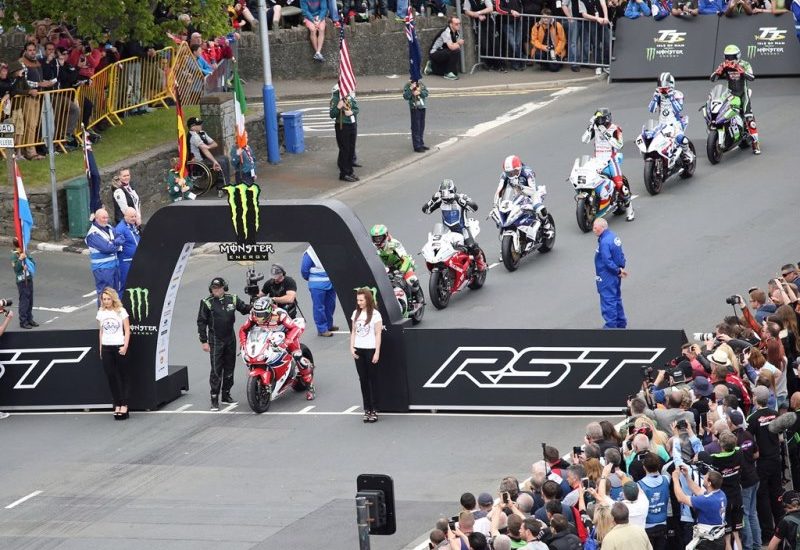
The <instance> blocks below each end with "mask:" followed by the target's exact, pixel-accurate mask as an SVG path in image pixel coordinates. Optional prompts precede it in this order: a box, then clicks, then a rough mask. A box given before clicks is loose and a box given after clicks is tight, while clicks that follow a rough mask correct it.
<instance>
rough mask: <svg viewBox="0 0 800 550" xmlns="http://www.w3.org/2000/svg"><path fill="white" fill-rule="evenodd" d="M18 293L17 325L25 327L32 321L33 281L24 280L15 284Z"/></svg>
mask: <svg viewBox="0 0 800 550" xmlns="http://www.w3.org/2000/svg"><path fill="white" fill-rule="evenodd" d="M17 290H18V291H19V308H18V310H17V311H18V315H19V324H20V326H22V325H27V324H28V323H31V322H32V321H33V279H30V278H28V279H25V280H24V281H18V282H17Z"/></svg>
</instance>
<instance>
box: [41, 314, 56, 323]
mask: <svg viewBox="0 0 800 550" xmlns="http://www.w3.org/2000/svg"><path fill="white" fill-rule="evenodd" d="M56 319H58V315H56V316H55V317H53V318H52V319H48V320H47V321H45V322H44V324H45V325H46V324H48V323H52V322H53V321H55V320H56Z"/></svg>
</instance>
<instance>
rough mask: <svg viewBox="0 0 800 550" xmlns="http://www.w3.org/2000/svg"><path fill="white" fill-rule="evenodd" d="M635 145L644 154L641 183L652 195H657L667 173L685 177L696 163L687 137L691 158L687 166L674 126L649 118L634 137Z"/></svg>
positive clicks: (691, 172) (690, 172) (688, 175)
mask: <svg viewBox="0 0 800 550" xmlns="http://www.w3.org/2000/svg"><path fill="white" fill-rule="evenodd" d="M685 139H687V140H688V139H689V138H688V137H686V138H685ZM636 145H637V146H638V147H639V150H640V151H641V152H642V155H644V186H645V188H646V189H647V192H648V193H650V194H651V195H658V194H659V193H660V192H661V188H662V187H663V185H664V182H665V181H666V180H667V178H669V177H670V176H673V175H675V174H678V175H679V176H680V177H681V178H683V179H686V178H691V177H692V176H693V175H694V170H695V167H696V166H697V156H696V155H694V143H692V142H691V140H689V149H690V150H691V151H692V154H693V158H692V162H691V163H690V164H688V165H687V164H685V163H684V160H683V149H682V148H681V146H680V144H678V141H677V139H675V128H674V127H673V126H672V125H670V124H664V123H660V122H656V121H655V120H648V121H647V124H645V125H644V126H642V133H641V134H640V135H639V136H638V137H637V138H636Z"/></svg>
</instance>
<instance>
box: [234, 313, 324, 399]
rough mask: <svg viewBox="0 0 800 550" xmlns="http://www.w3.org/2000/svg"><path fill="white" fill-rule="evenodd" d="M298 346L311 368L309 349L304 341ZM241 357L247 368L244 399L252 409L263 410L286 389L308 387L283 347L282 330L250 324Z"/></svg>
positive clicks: (297, 320)
mask: <svg viewBox="0 0 800 550" xmlns="http://www.w3.org/2000/svg"><path fill="white" fill-rule="evenodd" d="M294 322H295V323H302V322H303V320H302V319H301V318H297V319H295V320H294ZM300 348H301V349H302V352H303V357H305V358H306V359H307V360H308V361H309V363H311V368H312V369H313V368H314V357H313V356H312V355H311V350H309V349H308V347H307V346H305V345H304V344H300ZM242 359H244V363H245V366H247V369H248V370H249V371H250V372H249V376H248V377H247V390H246V391H247V403H248V404H249V405H250V408H251V409H253V412H256V413H259V414H260V413H263V412H267V411H268V410H269V406H270V404H271V403H272V402H273V401H274V400H275V399H277V398H279V397H281V396H282V395H284V394H285V393H286V392H288V391H289V390H290V389H292V390H294V391H296V392H302V391H306V389H308V386H307V384H306V383H305V382H303V378H302V377H301V376H300V374H299V372H298V369H297V364H296V363H295V361H294V358H293V357H292V354H291V353H289V351H288V350H287V349H286V334H284V333H283V332H280V331H274V330H273V331H271V330H269V329H267V328H266V327H260V326H254V327H253V328H251V329H250V331H249V332H248V333H247V342H246V343H245V345H244V347H243V348H242Z"/></svg>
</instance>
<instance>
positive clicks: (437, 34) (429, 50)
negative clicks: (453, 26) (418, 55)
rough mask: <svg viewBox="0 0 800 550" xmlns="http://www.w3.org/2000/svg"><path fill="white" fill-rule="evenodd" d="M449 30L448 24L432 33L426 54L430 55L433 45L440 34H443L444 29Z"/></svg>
mask: <svg viewBox="0 0 800 550" xmlns="http://www.w3.org/2000/svg"><path fill="white" fill-rule="evenodd" d="M449 30H450V25H447V26H446V27H445V28H443V29H442V30H440V31H439V32H437V33H436V34H434V35H433V40H431V43H430V45H429V46H428V49H427V50H426V52H427V54H428V55H430V53H431V50H432V49H433V45H434V44H436V41H437V40H439V37H440V36H442V34H444V32H445V31H449Z"/></svg>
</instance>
